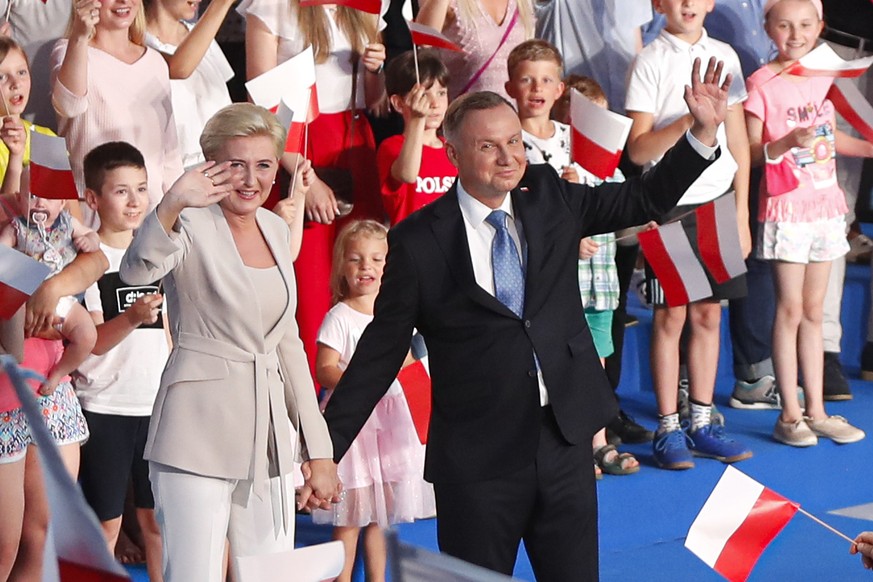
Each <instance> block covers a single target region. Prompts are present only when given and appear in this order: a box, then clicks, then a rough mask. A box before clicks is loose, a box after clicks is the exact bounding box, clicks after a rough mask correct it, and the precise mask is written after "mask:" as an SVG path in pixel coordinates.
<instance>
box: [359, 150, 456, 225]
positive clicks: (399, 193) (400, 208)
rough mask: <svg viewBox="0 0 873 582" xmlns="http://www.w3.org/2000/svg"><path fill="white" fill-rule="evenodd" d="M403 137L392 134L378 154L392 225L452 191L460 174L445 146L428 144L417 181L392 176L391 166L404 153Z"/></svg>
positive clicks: (383, 189) (383, 196)
mask: <svg viewBox="0 0 873 582" xmlns="http://www.w3.org/2000/svg"><path fill="white" fill-rule="evenodd" d="M403 140H404V138H403V136H402V135H395V136H392V137H389V138H388V139H386V140H385V141H383V142H382V144H381V145H380V146H379V151H378V152H377V154H376V159H377V164H378V167H379V182H380V184H381V189H382V202H383V204H384V206H385V212H386V213H387V214H388V219H389V220H390V221H391V225H392V226H394V225H395V224H397V223H398V222H400V221H401V220H403V219H404V218H406V217H407V216H409V215H410V214H412V213H413V212H415V211H416V210H418V209H419V208H421V207H422V206H425V205H427V204H430V203H431V202H433V201H434V200H436V199H437V198H439V197H440V196H442V195H443V194H445V193H446V192H448V190H449V188H450V187H451V186H452V183H453V182H454V181H455V177H456V176H457V175H458V170H457V168H455V166H453V165H452V163H451V162H450V161H449V158H448V156H446V148H445V147H441V148H432V147H429V146H424V147H423V148H422V152H421V169H420V170H419V171H418V178H416V180H415V183H414V184H405V183H402V182H398V181H397V180H395V179H394V178H392V177H391V165H392V164H393V163H394V161H395V160H396V159H397V158H398V157H399V156H400V148H402V147H403Z"/></svg>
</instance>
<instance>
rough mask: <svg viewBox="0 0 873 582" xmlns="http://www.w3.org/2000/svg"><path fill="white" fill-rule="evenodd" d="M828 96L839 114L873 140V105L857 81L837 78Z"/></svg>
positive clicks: (869, 139)
mask: <svg viewBox="0 0 873 582" xmlns="http://www.w3.org/2000/svg"><path fill="white" fill-rule="evenodd" d="M828 98H829V99H830V100H831V102H832V103H833V104H834V107H835V108H836V110H837V111H838V112H839V114H840V115H842V116H843V118H844V119H845V120H846V121H848V122H849V123H850V124H851V125H852V127H854V128H855V130H856V131H857V132H858V133H860V134H861V135H862V136H863V137H864V139H866V140H867V141H869V142H873V105H870V102H869V101H867V99H866V98H864V95H863V93H861V90H860V89H858V86H857V85H855V83H853V82H852V81H849V80H847V79H837V80H836V81H834V84H833V85H831V88H830V90H829V91H828Z"/></svg>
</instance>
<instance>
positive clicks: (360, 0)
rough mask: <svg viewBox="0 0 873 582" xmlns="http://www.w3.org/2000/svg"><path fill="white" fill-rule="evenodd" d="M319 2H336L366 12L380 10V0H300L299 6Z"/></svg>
mask: <svg viewBox="0 0 873 582" xmlns="http://www.w3.org/2000/svg"><path fill="white" fill-rule="evenodd" d="M320 4H336V5H337V6H345V7H346V8H354V9H355V10H360V11H361V12H367V13H368V14H380V13H381V12H382V0H300V6H318V5H320Z"/></svg>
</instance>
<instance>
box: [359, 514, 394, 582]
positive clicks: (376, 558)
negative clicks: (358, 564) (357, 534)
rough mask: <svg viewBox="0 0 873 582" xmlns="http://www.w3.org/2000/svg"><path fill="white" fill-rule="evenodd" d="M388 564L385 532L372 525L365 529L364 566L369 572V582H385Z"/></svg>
mask: <svg viewBox="0 0 873 582" xmlns="http://www.w3.org/2000/svg"><path fill="white" fill-rule="evenodd" d="M387 562H388V550H387V548H386V547H385V532H384V531H382V528H381V527H379V526H378V525H376V524H375V523H371V524H370V525H368V526H367V527H366V528H364V565H365V568H366V570H367V582H385V567H386V563H387Z"/></svg>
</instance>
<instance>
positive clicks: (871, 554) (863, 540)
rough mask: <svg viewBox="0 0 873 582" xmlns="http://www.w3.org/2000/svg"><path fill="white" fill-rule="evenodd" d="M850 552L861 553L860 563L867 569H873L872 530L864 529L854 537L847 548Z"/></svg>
mask: <svg viewBox="0 0 873 582" xmlns="http://www.w3.org/2000/svg"><path fill="white" fill-rule="evenodd" d="M849 553H850V554H861V564H862V565H863V566H864V567H865V568H867V569H868V570H873V532H869V531H865V532H862V533H861V534H859V535H858V537H856V538H855V543H854V544H852V546H851V547H850V548H849Z"/></svg>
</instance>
